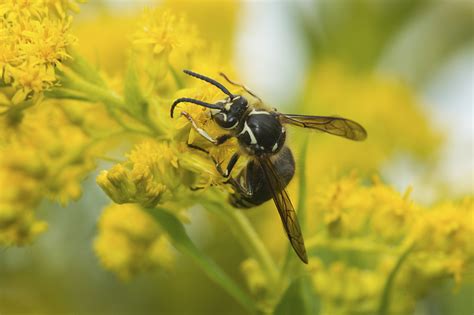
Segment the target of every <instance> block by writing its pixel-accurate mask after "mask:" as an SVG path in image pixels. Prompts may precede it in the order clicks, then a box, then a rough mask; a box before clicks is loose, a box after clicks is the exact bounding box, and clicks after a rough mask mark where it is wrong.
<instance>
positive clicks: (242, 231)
mask: <svg viewBox="0 0 474 315" xmlns="http://www.w3.org/2000/svg"><path fill="white" fill-rule="evenodd" d="M205 205H206V208H207V209H208V210H210V211H212V213H214V214H216V215H218V216H219V217H220V218H221V219H223V220H224V221H225V222H226V223H227V224H228V225H229V226H230V227H231V228H232V229H233V230H234V232H235V234H236V235H237V236H238V239H239V240H240V242H241V244H242V246H243V247H244V249H245V250H246V251H247V252H248V254H249V255H251V256H252V257H254V258H255V259H256V260H257V262H258V263H259V265H260V267H261V268H262V271H263V272H264V273H265V275H266V278H267V281H268V284H269V286H270V287H271V286H273V285H275V284H276V283H277V280H278V269H277V266H276V264H275V262H274V261H273V259H272V257H271V255H270V253H269V252H268V250H267V248H266V247H265V244H264V243H263V241H262V240H261V239H260V237H259V236H258V234H257V232H256V231H255V229H254V228H253V226H252V225H251V224H250V222H249V220H248V219H247V217H246V216H245V215H244V214H243V213H242V211H239V210H235V209H231V208H230V207H229V206H222V204H221V203H218V202H206V203H205Z"/></svg>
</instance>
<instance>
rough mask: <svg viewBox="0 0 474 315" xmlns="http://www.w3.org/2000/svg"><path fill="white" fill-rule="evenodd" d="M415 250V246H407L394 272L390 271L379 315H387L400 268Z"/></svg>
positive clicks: (381, 299)
mask: <svg viewBox="0 0 474 315" xmlns="http://www.w3.org/2000/svg"><path fill="white" fill-rule="evenodd" d="M413 248H414V246H413V245H410V246H407V248H406V249H405V250H404V251H403V252H402V254H401V255H400V257H399V258H398V260H397V262H396V263H395V266H394V267H393V269H392V271H390V274H389V275H388V278H387V281H386V282H385V286H384V288H383V292H382V296H381V298H380V305H379V310H378V312H377V314H378V315H386V314H387V312H388V310H389V307H390V293H391V292H392V288H393V285H394V283H395V277H396V276H397V274H398V272H399V271H400V268H401V267H402V265H403V263H404V262H405V260H406V259H407V257H408V255H409V254H410V253H411V251H412V250H413Z"/></svg>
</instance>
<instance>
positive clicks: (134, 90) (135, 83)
mask: <svg viewBox="0 0 474 315" xmlns="http://www.w3.org/2000/svg"><path fill="white" fill-rule="evenodd" d="M124 97H125V104H126V105H127V107H129V108H130V110H131V111H132V112H134V113H137V114H138V115H139V116H141V117H144V116H145V115H146V113H147V110H148V102H147V100H146V99H145V97H144V96H143V93H142V91H141V89H140V84H139V80H138V76H137V71H136V68H135V64H134V63H133V61H130V63H129V65H128V69H127V73H126V74H125V81H124Z"/></svg>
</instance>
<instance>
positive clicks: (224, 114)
mask: <svg viewBox="0 0 474 315" xmlns="http://www.w3.org/2000/svg"><path fill="white" fill-rule="evenodd" d="M219 104H221V105H222V108H221V109H219V110H218V111H217V112H216V114H214V116H213V119H214V121H215V122H216V123H217V124H218V125H219V126H221V127H222V128H224V129H235V128H237V127H238V126H239V122H240V121H242V118H243V116H244V114H245V113H246V112H247V109H248V102H247V100H246V99H245V98H244V97H242V96H240V95H236V96H235V97H234V98H232V99H231V98H227V99H226V100H225V101H221V102H220V103H219Z"/></svg>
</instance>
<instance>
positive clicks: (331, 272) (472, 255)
mask: <svg viewBox="0 0 474 315" xmlns="http://www.w3.org/2000/svg"><path fill="white" fill-rule="evenodd" d="M409 193H410V189H409V190H407V192H406V193H405V194H404V195H400V194H399V193H398V192H396V191H394V190H393V189H392V188H390V187H388V186H387V185H385V184H383V183H381V182H380V181H379V180H378V179H375V181H374V183H373V184H372V185H363V184H361V181H360V179H358V177H357V176H355V175H352V176H350V177H345V178H343V179H341V180H338V181H336V182H334V183H332V184H328V185H326V186H321V187H320V188H319V190H318V191H317V193H315V197H313V198H310V200H309V204H308V206H309V208H310V209H315V210H316V211H315V212H314V214H313V215H314V217H313V218H311V219H310V221H316V222H321V225H320V226H319V227H317V228H316V229H317V230H318V231H320V232H319V233H318V235H317V236H315V237H313V238H310V239H308V242H307V245H308V247H310V248H323V249H324V252H331V253H332V254H331V255H330V256H328V257H331V258H330V259H329V260H328V258H327V257H326V256H325V255H324V254H321V259H318V258H315V259H314V260H313V261H312V262H311V264H310V265H311V266H312V273H313V281H314V286H315V288H316V290H317V292H318V293H319V294H320V295H321V297H322V299H323V302H324V312H323V314H353V313H354V312H355V311H356V310H357V312H368V313H374V312H375V311H376V310H377V307H379V304H378V303H379V301H380V299H381V295H382V291H383V288H384V285H385V283H386V281H387V279H388V277H389V274H390V273H391V272H392V270H393V269H394V266H395V265H396V263H397V261H398V259H399V257H400V256H401V255H402V254H403V252H404V250H406V248H407V247H410V246H411V249H410V251H409V252H408V254H407V258H406V260H405V261H404V262H403V265H402V268H401V269H400V270H399V271H398V274H397V275H396V278H395V282H394V284H393V286H394V287H393V289H392V291H393V292H394V293H393V294H394V297H392V299H394V300H397V303H396V305H392V308H391V310H392V311H394V312H395V310H397V311H398V312H401V313H409V312H412V311H413V307H414V303H415V301H416V299H417V298H420V297H423V295H424V294H426V292H427V290H428V289H429V288H430V287H431V285H432V284H433V283H435V282H436V281H438V279H441V278H446V277H451V278H453V279H454V280H455V281H456V282H457V283H458V284H459V283H460V281H461V280H462V278H463V275H464V274H465V273H466V272H467V271H468V270H469V268H472V267H473V265H472V264H473V263H474V248H473V247H472V244H470V239H471V238H472V235H474V222H473V221H472V220H466V218H469V217H471V218H472V216H473V214H474V212H473V211H474V207H473V201H474V200H473V199H472V198H467V199H465V200H463V201H461V202H447V203H442V204H440V205H436V206H434V207H432V208H425V207H422V206H420V205H418V204H416V203H415V202H413V201H411V200H410V198H409ZM318 251H320V250H318ZM323 259H324V260H323ZM323 261H324V262H323ZM356 266H357V267H356ZM351 279H352V280H351ZM414 283H416V285H413V284H414ZM395 313H396V312H395Z"/></svg>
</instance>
